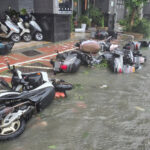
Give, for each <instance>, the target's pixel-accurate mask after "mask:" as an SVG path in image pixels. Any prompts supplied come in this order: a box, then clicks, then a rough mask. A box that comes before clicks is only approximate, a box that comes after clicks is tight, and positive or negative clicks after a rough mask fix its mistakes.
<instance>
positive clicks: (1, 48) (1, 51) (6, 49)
mask: <svg viewBox="0 0 150 150" xmlns="http://www.w3.org/2000/svg"><path fill="white" fill-rule="evenodd" d="M13 46H14V42H7V43H2V42H0V55H5V54H8V53H10V52H11V49H12V48H13Z"/></svg>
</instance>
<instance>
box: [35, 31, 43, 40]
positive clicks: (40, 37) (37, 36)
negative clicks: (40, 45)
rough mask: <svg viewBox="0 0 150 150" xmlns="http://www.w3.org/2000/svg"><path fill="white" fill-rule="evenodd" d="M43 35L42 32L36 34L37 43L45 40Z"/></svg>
mask: <svg viewBox="0 0 150 150" xmlns="http://www.w3.org/2000/svg"><path fill="white" fill-rule="evenodd" d="M43 38H44V37H43V34H42V33H41V32H36V33H35V40H36V41H42V40H43Z"/></svg>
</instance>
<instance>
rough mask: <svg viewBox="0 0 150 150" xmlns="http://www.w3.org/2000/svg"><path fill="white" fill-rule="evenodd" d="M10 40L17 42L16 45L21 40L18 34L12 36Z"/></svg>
mask: <svg viewBox="0 0 150 150" xmlns="http://www.w3.org/2000/svg"><path fill="white" fill-rule="evenodd" d="M10 38H11V40H12V41H13V42H16V43H17V42H19V41H20V40H21V37H20V35H19V34H17V33H14V34H12V35H11V37H10Z"/></svg>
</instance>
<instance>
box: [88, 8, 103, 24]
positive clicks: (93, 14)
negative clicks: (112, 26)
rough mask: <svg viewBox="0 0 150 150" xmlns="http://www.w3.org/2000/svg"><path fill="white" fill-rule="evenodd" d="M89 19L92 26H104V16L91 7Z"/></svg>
mask: <svg viewBox="0 0 150 150" xmlns="http://www.w3.org/2000/svg"><path fill="white" fill-rule="evenodd" d="M89 17H90V18H91V19H92V24H94V25H97V26H104V16H103V14H102V13H101V11H100V10H99V9H97V8H95V7H91V8H90V9H89Z"/></svg>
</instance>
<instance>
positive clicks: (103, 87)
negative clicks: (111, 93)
mask: <svg viewBox="0 0 150 150" xmlns="http://www.w3.org/2000/svg"><path fill="white" fill-rule="evenodd" d="M100 88H101V89H105V88H108V85H106V84H104V85H102V86H100Z"/></svg>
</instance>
